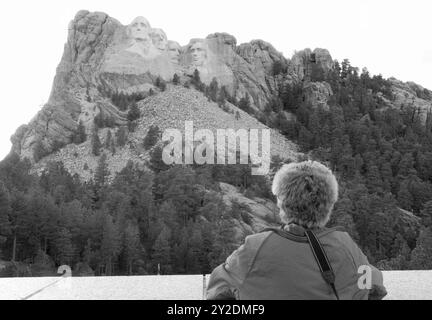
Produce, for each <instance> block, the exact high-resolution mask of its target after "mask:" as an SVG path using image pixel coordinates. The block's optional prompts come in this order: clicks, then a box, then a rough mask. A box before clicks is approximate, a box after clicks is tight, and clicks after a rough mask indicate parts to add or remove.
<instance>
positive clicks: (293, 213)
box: [272, 161, 338, 228]
mask: <svg viewBox="0 0 432 320" xmlns="http://www.w3.org/2000/svg"><path fill="white" fill-rule="evenodd" d="M272 191H273V194H274V195H275V196H276V197H277V200H278V206H279V208H280V209H281V218H282V221H284V222H285V223H291V222H294V223H297V224H299V225H302V226H304V227H308V228H313V227H324V226H325V224H326V223H327V222H328V220H329V219H330V214H331V211H332V209H333V206H334V204H335V202H336V201H337V199H338V183H337V181H336V177H335V176H334V175H333V173H332V172H331V170H330V169H329V168H327V167H326V166H324V165H323V164H321V163H319V162H316V161H305V162H300V163H290V164H287V165H284V166H283V167H282V168H281V169H280V170H279V171H278V172H277V173H276V175H275V177H274V179H273V186H272Z"/></svg>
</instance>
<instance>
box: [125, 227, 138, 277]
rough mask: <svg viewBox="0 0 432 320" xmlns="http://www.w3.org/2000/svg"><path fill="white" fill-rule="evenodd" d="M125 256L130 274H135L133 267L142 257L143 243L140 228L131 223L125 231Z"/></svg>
mask: <svg viewBox="0 0 432 320" xmlns="http://www.w3.org/2000/svg"><path fill="white" fill-rule="evenodd" d="M123 248H124V255H125V259H126V263H127V270H128V274H129V275H132V274H133V267H134V265H135V263H136V262H137V260H138V259H139V256H140V251H141V243H140V235H139V230H138V226H136V225H133V224H131V223H129V224H128V225H127V227H126V229H125V231H124V241H123Z"/></svg>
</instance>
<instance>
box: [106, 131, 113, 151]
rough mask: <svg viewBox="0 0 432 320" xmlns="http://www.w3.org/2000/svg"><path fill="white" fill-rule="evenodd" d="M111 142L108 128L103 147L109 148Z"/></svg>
mask: <svg viewBox="0 0 432 320" xmlns="http://www.w3.org/2000/svg"><path fill="white" fill-rule="evenodd" d="M111 143H112V133H111V130H108V131H107V134H106V137H105V141H104V148H105V149H109V148H110V147H111Z"/></svg>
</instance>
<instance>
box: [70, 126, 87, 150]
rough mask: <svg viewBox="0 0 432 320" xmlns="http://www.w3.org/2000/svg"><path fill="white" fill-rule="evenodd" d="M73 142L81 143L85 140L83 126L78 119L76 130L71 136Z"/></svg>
mask: <svg viewBox="0 0 432 320" xmlns="http://www.w3.org/2000/svg"><path fill="white" fill-rule="evenodd" d="M72 140H73V143H75V144H81V143H83V142H85V141H86V140H87V135H86V131H85V127H84V123H83V122H82V121H81V120H80V122H79V123H78V127H77V130H76V132H75V134H74V136H73V139H72Z"/></svg>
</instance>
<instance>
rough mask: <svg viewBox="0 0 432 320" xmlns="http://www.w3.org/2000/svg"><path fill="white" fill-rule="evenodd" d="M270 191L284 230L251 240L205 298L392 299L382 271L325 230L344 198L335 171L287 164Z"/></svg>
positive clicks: (214, 278) (218, 272) (216, 276)
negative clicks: (332, 214)
mask: <svg viewBox="0 0 432 320" xmlns="http://www.w3.org/2000/svg"><path fill="white" fill-rule="evenodd" d="M272 191H273V194H274V195H275V196H276V197H277V203H278V206H279V208H280V216H281V220H282V221H283V222H284V223H285V225H284V226H283V228H281V229H280V230H278V229H274V230H267V231H264V232H261V233H258V234H255V235H251V236H248V237H246V240H245V243H244V244H243V245H242V246H241V247H240V248H239V249H237V250H236V251H234V253H233V254H231V256H229V257H228V259H227V260H226V262H225V263H224V264H222V265H220V266H218V267H217V268H216V269H215V270H214V271H213V273H212V274H211V277H210V281H209V284H208V289H207V299H260V300H263V299H382V298H383V297H384V296H385V295H386V291H385V288H384V286H383V278H382V274H381V272H380V271H379V270H378V269H376V268H375V267H373V266H372V265H370V264H369V262H368V260H367V258H366V256H365V255H364V254H363V252H362V251H361V250H360V249H359V247H358V246H357V245H356V244H355V242H354V241H353V240H352V239H351V237H350V236H349V235H348V233H346V232H342V231H338V230H336V229H335V228H333V229H329V228H326V227H325V225H326V223H327V222H328V221H329V219H330V215H331V212H332V209H333V206H334V204H335V203H336V201H337V198H338V183H337V181H336V178H335V176H334V175H333V173H332V172H331V171H330V169H328V168H327V167H325V166H324V165H322V164H321V163H318V162H314V161H306V162H301V163H291V164H288V165H285V166H283V167H282V168H281V169H280V170H279V171H278V172H277V173H276V175H275V177H274V180H273V187H272ZM314 239H316V241H314ZM367 277H369V279H368V278H367Z"/></svg>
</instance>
